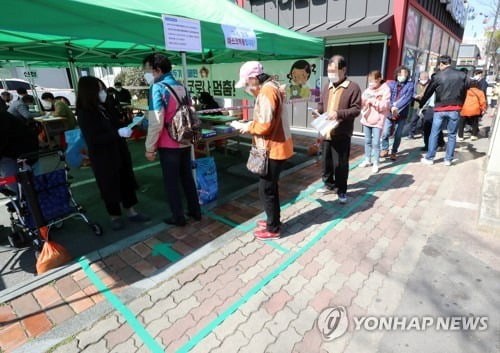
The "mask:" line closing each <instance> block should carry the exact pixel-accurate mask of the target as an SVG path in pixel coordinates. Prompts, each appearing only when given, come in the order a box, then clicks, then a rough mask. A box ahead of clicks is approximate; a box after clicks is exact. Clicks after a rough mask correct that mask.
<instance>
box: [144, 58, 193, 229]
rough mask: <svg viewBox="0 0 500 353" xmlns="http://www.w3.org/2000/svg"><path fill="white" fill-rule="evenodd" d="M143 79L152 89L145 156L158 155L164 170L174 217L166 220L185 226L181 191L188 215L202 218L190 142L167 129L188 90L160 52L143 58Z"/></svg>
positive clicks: (164, 178)
mask: <svg viewBox="0 0 500 353" xmlns="http://www.w3.org/2000/svg"><path fill="white" fill-rule="evenodd" d="M143 66H144V71H145V72H146V73H145V74H144V79H145V80H146V82H148V84H150V85H151V87H150V89H149V112H148V132H147V136H146V153H145V156H146V158H147V159H148V160H149V161H154V160H155V159H156V155H157V154H159V157H160V164H161V168H162V172H163V182H164V187H165V191H166V196H167V202H168V204H169V206H170V210H171V212H172V216H171V217H168V218H165V219H164V220H163V221H164V222H165V223H167V224H171V225H175V226H184V225H186V217H185V215H184V211H183V206H182V199H181V190H180V188H179V185H181V186H182V190H183V191H184V197H185V199H186V201H187V208H188V216H189V217H190V218H192V219H194V220H196V221H200V220H201V208H200V204H199V201H198V192H197V190H196V184H195V182H194V178H193V173H192V169H191V165H192V164H191V145H182V144H180V143H179V142H177V141H176V140H174V139H173V138H172V137H171V136H170V134H169V132H168V129H167V128H166V124H168V123H170V122H171V121H172V119H173V117H174V116H175V114H176V111H177V106H178V102H177V99H176V97H175V95H174V94H173V93H172V92H175V94H176V95H177V97H179V99H180V100H182V99H183V98H186V97H187V98H188V101H190V99H189V95H188V91H187V89H186V88H185V87H184V86H183V85H182V84H181V83H180V82H178V81H177V80H176V79H175V78H174V75H173V74H172V72H171V71H172V64H171V63H170V60H168V58H167V57H166V56H164V55H161V54H151V55H149V56H147V57H146V58H144V60H143Z"/></svg>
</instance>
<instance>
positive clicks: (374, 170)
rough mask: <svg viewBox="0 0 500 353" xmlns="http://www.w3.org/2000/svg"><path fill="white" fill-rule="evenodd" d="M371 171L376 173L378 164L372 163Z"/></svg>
mask: <svg viewBox="0 0 500 353" xmlns="http://www.w3.org/2000/svg"><path fill="white" fill-rule="evenodd" d="M372 173H373V174H376V173H378V164H374V165H373V167H372Z"/></svg>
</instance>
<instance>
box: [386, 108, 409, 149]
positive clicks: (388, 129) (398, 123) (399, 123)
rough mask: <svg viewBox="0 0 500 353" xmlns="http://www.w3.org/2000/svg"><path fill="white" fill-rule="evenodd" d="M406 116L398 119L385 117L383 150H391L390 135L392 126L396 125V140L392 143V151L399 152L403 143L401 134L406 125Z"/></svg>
mask: <svg viewBox="0 0 500 353" xmlns="http://www.w3.org/2000/svg"><path fill="white" fill-rule="evenodd" d="M405 120H406V117H400V118H399V119H398V120H391V119H389V118H385V121H384V129H383V130H382V150H383V151H388V150H389V137H390V136H391V128H392V127H393V126H394V142H393V143H392V153H397V152H398V148H399V145H400V144H401V135H402V134H403V128H404V126H405Z"/></svg>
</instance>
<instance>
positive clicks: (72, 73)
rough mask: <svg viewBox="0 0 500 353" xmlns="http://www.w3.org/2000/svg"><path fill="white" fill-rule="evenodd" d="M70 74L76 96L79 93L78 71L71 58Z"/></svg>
mask: <svg viewBox="0 0 500 353" xmlns="http://www.w3.org/2000/svg"><path fill="white" fill-rule="evenodd" d="M68 67H69V76H70V79H71V85H72V86H73V91H74V92H75V97H76V95H77V94H78V73H77V72H76V66H75V63H74V62H72V61H71V60H70V61H68Z"/></svg>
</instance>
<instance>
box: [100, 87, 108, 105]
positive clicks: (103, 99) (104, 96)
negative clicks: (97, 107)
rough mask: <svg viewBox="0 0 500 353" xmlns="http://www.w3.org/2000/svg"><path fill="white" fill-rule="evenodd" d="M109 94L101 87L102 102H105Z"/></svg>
mask: <svg viewBox="0 0 500 353" xmlns="http://www.w3.org/2000/svg"><path fill="white" fill-rule="evenodd" d="M107 96H108V94H107V93H106V91H105V90H103V89H101V90H100V91H99V100H100V101H101V103H104V102H106V97H107Z"/></svg>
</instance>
